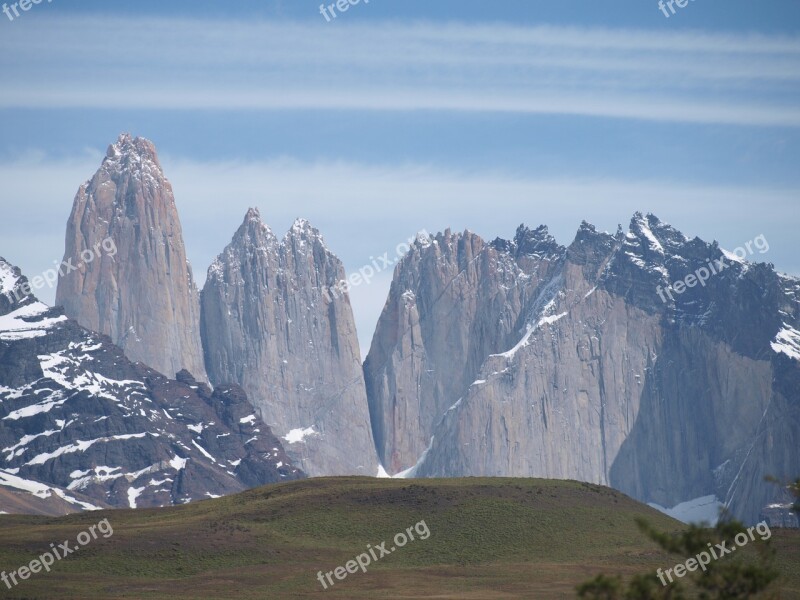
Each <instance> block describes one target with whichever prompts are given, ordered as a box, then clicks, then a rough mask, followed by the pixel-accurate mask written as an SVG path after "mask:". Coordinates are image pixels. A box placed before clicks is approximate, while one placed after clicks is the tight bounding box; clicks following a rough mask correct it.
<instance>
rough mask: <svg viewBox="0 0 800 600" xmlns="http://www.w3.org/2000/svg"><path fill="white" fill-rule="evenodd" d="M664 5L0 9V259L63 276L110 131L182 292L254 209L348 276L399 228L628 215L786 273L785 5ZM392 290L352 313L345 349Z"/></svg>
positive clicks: (180, 4) (792, 152)
mask: <svg viewBox="0 0 800 600" xmlns="http://www.w3.org/2000/svg"><path fill="white" fill-rule="evenodd" d="M6 4H7V5H9V3H8V2H6ZM10 4H14V3H10ZM326 4H328V5H330V4H331V2H327V3H326ZM672 8H673V9H674V14H672V11H671V10H670V8H669V7H668V6H666V5H665V7H664V11H665V12H666V13H667V14H669V16H668V17H667V16H665V14H664V12H662V10H661V9H660V8H659V3H658V0H614V1H613V2H588V1H583V0H582V1H573V0H559V1H551V2H539V1H536V0H524V1H522V0H519V1H517V0H494V1H492V2H487V1H484V2H478V1H472V0H457V1H456V0H435V1H434V0H425V1H417V0H369V2H367V1H366V0H361V2H359V3H357V4H355V5H353V6H349V8H348V9H347V11H346V12H341V11H339V10H338V9H336V7H335V6H334V8H333V9H330V8H325V11H324V12H325V13H326V14H327V17H326V16H325V15H324V14H322V12H323V11H322V10H321V5H320V2H319V0H316V1H309V0H259V1H249V0H247V1H237V0H228V1H224V2H223V1H221V0H220V1H215V2H210V1H206V0H192V1H188V0H186V1H181V0H174V1H171V2H163V0H162V1H159V2H155V1H148V0H137V1H135V2H134V1H133V0H118V1H115V2H113V3H111V2H107V1H106V0H102V1H100V0H97V1H96V0H81V2H80V3H78V2H74V1H69V0H52V1H48V0H42V1H41V3H39V4H36V5H32V6H30V9H29V10H28V11H20V10H18V11H17V12H18V14H19V16H16V17H14V12H13V9H12V8H11V6H10V5H9V11H8V12H9V14H10V15H11V16H12V17H14V18H13V19H10V18H8V16H7V15H5V14H3V13H0V56H2V59H1V60H2V63H0V256H3V257H5V258H6V259H8V260H9V261H11V262H12V263H14V264H17V265H18V266H20V267H21V268H22V269H23V271H24V272H25V273H26V274H27V275H28V276H29V277H30V276H33V275H36V274H40V273H42V272H43V271H44V270H46V269H48V268H50V267H51V266H52V265H53V263H54V262H58V261H60V259H61V258H62V256H63V253H64V233H65V225H66V221H67V217H68V216H69V212H70V209H71V205H72V201H73V198H74V196H75V193H76V191H77V189H78V187H79V186H80V184H81V183H83V182H84V181H85V180H87V179H89V178H90V177H91V176H92V174H93V173H94V172H95V171H96V170H97V168H98V167H99V165H100V162H101V160H102V157H103V156H104V154H105V149H106V147H107V146H108V144H110V143H112V142H113V141H115V140H116V138H117V137H118V135H119V134H120V133H121V132H129V133H131V134H134V135H140V136H143V137H146V138H148V139H150V140H152V141H153V142H154V143H155V144H156V146H157V148H158V151H159V156H160V158H161V163H162V166H163V167H164V170H165V173H166V176H167V178H168V179H169V180H170V181H171V182H172V185H173V189H174V191H175V198H176V203H177V206H178V210H179V212H180V216H181V222H182V226H183V231H184V238H185V242H186V247H187V252H188V255H189V258H190V260H191V262H192V265H193V268H194V273H195V277H196V279H197V280H198V282H199V283H200V284H201V285H202V282H203V281H204V279H205V271H206V269H207V268H208V265H209V264H210V263H211V261H212V260H213V258H214V257H215V256H216V255H217V254H218V253H219V252H221V250H222V249H223V248H224V246H225V245H226V244H227V243H228V242H229V241H230V238H231V236H232V235H233V233H234V231H235V230H236V228H237V227H238V225H239V224H240V223H241V221H242V219H243V218H244V215H245V212H246V211H247V208H248V207H250V206H257V207H258V208H259V209H260V211H261V214H262V217H263V218H264V220H265V221H266V222H267V223H268V224H269V225H270V226H271V228H272V229H273V230H274V231H275V232H276V234H278V235H282V234H283V233H284V232H285V231H286V230H288V228H289V227H290V225H291V223H292V222H293V220H294V219H295V218H297V217H303V218H306V219H308V220H310V221H311V222H312V224H313V225H315V226H316V227H317V228H319V229H320V231H321V232H322V234H323V236H324V237H325V240H326V242H327V245H328V247H329V248H330V249H331V250H332V251H333V252H334V253H335V254H337V255H338V256H339V257H340V258H341V259H342V260H343V261H344V264H345V266H346V268H347V270H348V271H349V272H354V271H357V270H358V269H359V268H360V267H362V266H363V265H368V264H370V263H371V262H372V260H373V257H378V256H381V255H383V254H384V253H386V252H389V254H390V257H391V258H393V259H394V258H396V256H395V255H396V251H395V249H396V248H397V246H398V244H401V243H402V242H404V241H406V240H407V239H408V238H410V237H412V236H413V235H414V234H415V232H417V231H420V230H425V231H428V232H430V233H435V232H437V231H442V230H444V229H446V228H448V227H449V228H452V229H453V230H458V231H461V230H464V229H469V230H471V231H474V232H476V233H478V234H480V235H481V236H483V237H484V238H485V239H493V238H495V237H498V236H500V237H506V238H508V237H512V236H513V234H514V230H515V229H516V227H517V226H518V225H519V224H520V223H525V224H527V225H529V226H532V227H535V226H538V225H540V224H546V225H548V226H549V228H550V231H551V233H552V234H553V235H554V236H555V237H556V239H557V240H558V241H559V242H560V243H562V244H569V243H570V241H571V240H572V238H573V237H574V234H575V232H576V231H577V229H578V226H579V225H580V223H581V221H582V220H586V221H589V222H591V223H593V224H595V225H596V226H597V227H598V228H600V229H605V230H609V231H614V230H616V227H617V225H618V224H622V225H623V226H625V227H627V224H628V223H629V221H630V218H631V216H632V214H633V213H634V212H635V211H637V210H638V211H642V212H652V213H654V214H656V215H657V216H658V217H659V218H661V219H662V220H663V221H667V222H669V223H671V224H672V225H674V226H675V227H677V228H678V229H680V230H682V231H683V232H684V233H685V234H687V235H688V236H690V237H692V236H699V237H700V238H702V239H705V240H707V241H711V240H718V241H719V242H720V244H721V245H722V246H723V247H726V248H729V249H732V248H735V247H737V246H741V245H742V244H744V243H746V242H747V241H749V240H753V239H754V238H756V237H757V236H759V235H764V236H765V237H766V238H767V239H768V240H769V245H770V250H769V252H768V253H766V254H764V255H759V256H756V257H755V258H757V259H758V260H761V261H765V262H772V263H773V264H775V266H776V268H777V269H778V270H779V271H783V272H787V273H790V274H794V275H800V257H799V256H798V252H797V251H798V231H800V210H798V204H800V168H798V164H799V161H798V158H800V135H799V134H800V2H797V1H796V0H780V1H779V0H766V1H763V2H758V3H755V2H752V0H725V1H724V2H722V1H720V0H691V1H689V2H688V3H687V5H686V6H685V7H680V6H679V5H677V4H674V3H673V4H672ZM333 13H336V16H335V17H333ZM390 281H391V270H390V269H387V270H385V271H384V272H382V273H380V274H379V275H378V276H376V277H375V278H374V279H373V280H372V282H371V283H369V284H364V285H360V286H357V287H355V288H353V289H352V290H351V292H350V295H351V300H352V303H353V307H354V311H355V316H356V323H357V327H358V331H359V340H360V344H361V349H362V353H364V354H365V353H366V352H367V350H368V349H369V344H370V341H371V338H372V333H373V331H374V327H375V323H376V321H377V318H378V316H379V314H380V311H381V309H382V307H383V304H384V302H385V300H386V295H387V292H388V287H389V283H390ZM38 295H39V296H40V298H41V299H42V300H44V301H46V302H53V300H54V297H55V290H53V289H48V288H44V289H42V290H39V292H38Z"/></svg>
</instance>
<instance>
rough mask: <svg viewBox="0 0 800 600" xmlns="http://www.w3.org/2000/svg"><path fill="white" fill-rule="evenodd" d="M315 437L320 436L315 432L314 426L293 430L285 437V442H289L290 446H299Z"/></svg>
mask: <svg viewBox="0 0 800 600" xmlns="http://www.w3.org/2000/svg"><path fill="white" fill-rule="evenodd" d="M314 435H319V432H317V431H314V427H313V425H312V426H311V427H306V428H305V429H303V428H300V429H292V430H291V431H290V432H289V433H287V434H286V435H285V436H284V438H283V439H284V440H286V441H287V442H289V443H290V444H299V443H300V442H303V441H304V440H305V439H306V438H307V437H311V436H314Z"/></svg>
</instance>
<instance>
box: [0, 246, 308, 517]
mask: <svg viewBox="0 0 800 600" xmlns="http://www.w3.org/2000/svg"><path fill="white" fill-rule="evenodd" d="M25 284H26V279H25V278H24V277H23V276H22V274H21V273H20V272H19V270H18V269H16V268H14V267H12V266H11V265H9V264H8V263H7V262H5V261H4V260H2V259H0V469H1V470H0V502H3V507H2V508H0V510H6V511H8V512H11V511H16V510H32V511H35V512H45V513H47V514H50V513H51V512H52V513H54V514H55V513H57V512H67V511H68V510H69V509H91V508H92V507H93V506H99V507H106V506H108V507H124V508H127V507H131V508H136V507H152V506H164V505H169V504H183V503H186V502H189V501H191V500H201V499H205V498H209V497H216V496H221V495H225V494H230V493H234V492H237V491H241V490H244V489H247V488H250V487H253V486H257V485H262V484H266V483H271V482H276V481H287V480H290V479H295V478H299V477H302V476H303V473H302V472H301V471H300V470H299V469H297V468H295V467H294V466H293V465H292V463H291V460H290V458H289V457H288V456H287V455H286V454H285V453H284V451H283V447H282V445H281V442H280V441H279V440H278V439H277V438H276V437H275V436H274V435H272V432H271V431H270V430H269V427H267V426H266V425H265V424H264V423H263V422H262V421H261V420H260V419H259V417H258V416H257V415H256V414H254V413H255V411H254V410H253V408H252V406H251V405H250V403H249V402H248V400H247V396H246V395H245V393H244V392H243V390H242V389H241V388H239V387H238V386H221V387H218V388H217V389H215V390H214V391H213V392H212V391H211V390H210V389H209V388H208V387H206V386H205V385H204V384H202V383H199V382H197V381H195V379H194V378H193V377H192V376H191V375H190V374H189V373H188V372H187V371H182V372H180V373H179V374H178V378H177V380H172V379H168V378H166V377H164V376H163V375H161V374H160V373H158V372H156V371H154V370H153V369H150V368H148V367H146V366H144V365H142V364H139V363H137V364H134V363H132V362H131V361H129V360H128V359H127V358H126V357H125V355H124V354H123V353H122V350H121V349H120V348H118V347H117V346H115V345H114V344H112V343H111V340H110V339H109V338H108V337H106V336H104V335H101V334H97V333H93V332H89V331H87V330H86V329H84V328H82V327H81V326H80V325H78V324H77V323H76V322H75V321H73V320H71V319H68V318H67V317H66V316H65V315H64V314H63V312H62V311H61V309H60V308H49V307H47V306H46V305H44V304H42V303H40V302H38V301H37V300H36V298H35V297H33V296H32V295H31V294H30V293H29V292H28V291H26V290H25ZM12 492H13V493H14V495H13V496H12V495H9V494H10V493H12ZM21 492H28V493H30V494H33V495H34V496H36V498H38V499H46V498H50V499H51V500H52V501H53V502H54V504H53V503H50V504H46V505H42V504H41V503H38V504H37V502H35V501H33V500H31V499H29V501H25V502H23V499H21V498H20V494H21ZM59 501H61V502H59ZM25 507H28V508H25Z"/></svg>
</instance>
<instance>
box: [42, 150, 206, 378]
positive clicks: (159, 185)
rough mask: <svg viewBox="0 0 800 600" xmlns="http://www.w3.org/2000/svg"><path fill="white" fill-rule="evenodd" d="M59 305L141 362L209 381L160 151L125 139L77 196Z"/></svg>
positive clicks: (193, 294) (196, 308)
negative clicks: (157, 152) (160, 160)
mask: <svg viewBox="0 0 800 600" xmlns="http://www.w3.org/2000/svg"><path fill="white" fill-rule="evenodd" d="M61 271H62V274H63V276H62V277H60V278H59V283H58V290H57V293H56V303H57V304H58V305H60V306H63V307H64V311H65V312H66V314H67V316H69V317H70V318H73V319H75V320H76V321H77V322H78V323H80V324H81V325H83V326H84V327H86V328H87V329H90V330H92V331H97V332H99V333H104V334H106V335H108V336H109V337H110V338H111V339H112V340H113V341H114V343H115V344H117V345H119V346H120V347H121V348H122V349H123V350H124V351H125V353H126V355H127V356H128V357H129V358H130V359H131V360H133V361H141V362H143V363H145V364H147V365H149V366H151V367H153V368H154V369H156V370H157V371H160V372H161V373H164V374H165V375H168V376H170V377H173V376H174V375H175V374H176V373H177V372H178V371H180V370H181V369H188V370H189V371H190V372H191V373H192V374H194V375H195V376H196V377H197V378H198V379H202V380H204V379H205V378H206V375H205V368H204V365H203V352H202V348H201V344H200V330H199V323H200V321H199V302H198V294H197V289H196V287H195V284H194V280H193V278H192V269H191V267H190V265H189V263H188V262H187V260H186V251H185V249H184V245H183V235H182V232H181V225H180V220H179V219H178V212H177V210H176V208H175V199H174V197H173V194H172V186H171V185H170V183H169V181H167V180H166V178H165V177H164V173H163V172H162V170H161V165H160V164H159V162H158V156H157V154H156V150H155V147H154V146H153V144H152V143H151V142H149V141H148V140H145V139H143V138H138V137H137V138H132V137H131V136H129V135H127V134H123V135H121V136H120V138H119V139H118V140H117V142H116V143H115V144H113V145H112V146H110V147H109V148H108V153H107V155H106V158H105V159H104V160H103V164H102V166H101V167H100V169H99V170H98V171H97V173H95V175H94V177H92V179H91V180H89V181H87V182H86V183H84V184H83V185H82V186H81V187H80V189H79V190H78V193H77V195H76V196H75V202H74V204H73V207H72V214H71V215H70V218H69V222H68V223H67V236H66V248H65V252H64V263H62V267H61Z"/></svg>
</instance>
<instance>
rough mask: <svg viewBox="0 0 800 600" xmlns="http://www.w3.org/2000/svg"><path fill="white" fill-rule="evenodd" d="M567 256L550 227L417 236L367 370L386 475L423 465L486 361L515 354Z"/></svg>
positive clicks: (395, 285) (399, 275)
mask: <svg viewBox="0 0 800 600" xmlns="http://www.w3.org/2000/svg"><path fill="white" fill-rule="evenodd" d="M563 253H564V249H563V248H562V247H560V246H558V244H556V243H555V241H554V240H553V238H552V237H550V235H549V234H548V233H547V229H546V228H540V229H537V230H529V229H527V228H525V227H520V228H519V230H518V231H517V235H516V237H515V239H514V241H512V242H505V241H501V240H499V241H498V242H496V243H495V244H486V243H485V242H484V241H483V240H482V239H481V238H480V237H478V236H477V235H475V234H474V233H470V232H464V233H463V234H452V233H451V232H450V230H448V231H446V232H445V233H443V234H439V235H438V236H436V237H435V238H433V239H432V240H425V239H418V240H417V241H416V242H415V243H414V245H413V246H412V248H411V250H410V252H409V253H408V255H407V256H406V257H405V258H404V259H403V261H402V262H401V263H400V265H399V266H398V268H397V270H396V271H395V276H394V280H393V281H392V287H391V291H390V293H389V300H388V301H387V303H386V306H385V307H384V309H383V313H382V315H381V318H380V320H379V322H378V327H377V330H376V332H375V335H374V337H373V339H372V346H371V348H370V352H369V356H368V357H367V360H366V362H365V364H364V372H365V378H366V383H367V391H368V397H369V402H370V413H371V416H372V427H373V433H374V436H375V442H376V445H377V448H378V454H379V457H380V459H381V462H382V463H383V465H384V467H385V468H386V469H387V471H389V472H392V473H397V472H398V471H402V470H404V469H406V468H408V467H411V466H412V465H414V463H416V462H417V459H418V458H419V456H420V455H421V454H422V452H423V451H424V450H425V448H426V447H427V446H428V443H429V442H430V438H431V435H432V434H433V428H434V426H435V425H436V422H437V421H438V420H439V418H440V417H441V416H442V415H443V414H444V413H445V411H446V410H447V408H448V407H450V406H451V405H452V404H453V402H454V398H458V397H460V396H461V394H462V392H463V390H464V389H466V388H467V387H468V386H469V384H470V383H471V382H472V381H473V380H474V379H475V377H474V375H475V373H476V372H477V371H478V370H479V368H480V366H481V364H482V363H483V361H484V359H485V357H486V356H488V355H490V354H492V353H495V352H501V351H502V350H503V349H505V348H507V347H508V345H509V344H510V343H512V340H514V337H515V336H516V335H517V331H518V330H519V328H520V327H521V325H522V324H523V323H522V321H523V320H524V317H525V314H524V311H525V309H526V307H527V306H528V305H529V304H530V303H531V301H532V298H533V296H534V295H535V294H536V291H537V290H539V289H540V287H541V286H542V285H544V284H545V283H548V282H550V281H551V277H552V273H553V272H554V270H555V269H556V268H557V265H558V264H559V262H560V260H561V257H562V255H563Z"/></svg>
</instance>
